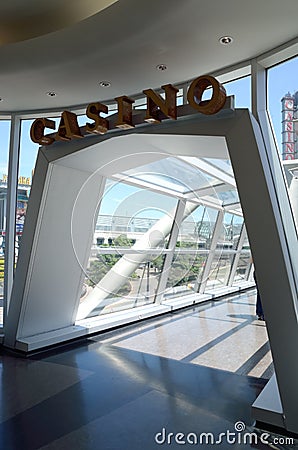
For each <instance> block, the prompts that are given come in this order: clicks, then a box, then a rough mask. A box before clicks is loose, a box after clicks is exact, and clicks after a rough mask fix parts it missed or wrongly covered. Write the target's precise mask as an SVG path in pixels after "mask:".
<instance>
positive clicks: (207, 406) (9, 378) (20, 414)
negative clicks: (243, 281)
mask: <svg viewBox="0 0 298 450" xmlns="http://www.w3.org/2000/svg"><path fill="white" fill-rule="evenodd" d="M254 302H255V292H254V291H251V292H250V293H247V294H244V295H240V296H237V297H231V298H229V299H224V300H221V301H218V302H213V303H209V304H206V305H201V306H200V307H195V308H190V309H185V310H182V311H180V312H175V313H173V314H168V315H165V316H162V317H160V318H156V319H151V320H149V321H145V322H141V323H138V324H135V325H131V326H129V327H125V328H122V329H118V330H115V331H111V332H109V333H105V334H102V335H99V336H96V337H93V338H90V339H88V340H86V341H84V342H76V343H74V344H72V345H68V346H65V347H63V348H57V349H52V350H50V351H47V352H43V353H39V354H36V355H32V356H30V357H27V358H25V357H16V356H13V355H10V354H8V353H5V352H2V355H1V358H0V361H1V364H0V367H1V375H2V376H1V415H0V417H1V424H0V427H1V433H0V436H1V437H0V449H1V450H2V449H3V450H15V449H16V450H27V449H28V450H33V449H49V450H50V449H67V450H68V449H69V450H81V449H82V450H98V449H100V450H126V449H130V450H134V449H135V450H147V449H148V450H151V449H156V448H160V447H162V448H167V447H168V448H173V449H176V448H181V447H182V448H212V447H213V448H214V447H215V446H216V447H218V448H222V449H228V448H237V449H243V448H258V449H265V448H266V449H268V448H277V449H282V448H283V449H290V448H291V449H292V448H296V449H297V448H298V443H297V442H293V443H290V444H289V445H284V443H285V441H284V440H283V441H280V442H282V445H281V444H280V443H279V444H278V445H276V443H275V444H274V445H275V446H274V445H273V437H274V436H275V435H273V434H270V437H269V438H268V442H269V441H270V445H271V447H269V446H268V444H262V443H261V439H260V434H261V433H262V431H261V430H258V429H255V428H254V426H253V425H254V422H253V418H252V417H251V404H252V402H253V401H254V399H255V398H256V397H257V395H258V394H259V392H260V391H261V390H262V388H263V387H264V386H265V384H266V382H267V380H268V377H269V376H270V374H271V373H272V371H273V366H272V361H271V355H270V348H269V344H268V341H267V334H266V325H265V323H264V322H260V321H257V320H255V316H254ZM244 426H245V431H243V427H244ZM245 432H246V433H248V434H249V437H250V439H251V440H249V439H248V438H247V436H246V441H245V442H244V441H243V439H244V433H245ZM206 433H209V434H208V436H207V435H206ZM275 437H276V436H275ZM247 439H248V440H247ZM281 439H283V438H281ZM183 442H184V443H183ZM216 442H217V443H216Z"/></svg>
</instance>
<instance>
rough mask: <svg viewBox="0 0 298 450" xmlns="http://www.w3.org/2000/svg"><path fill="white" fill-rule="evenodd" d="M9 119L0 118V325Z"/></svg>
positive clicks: (1, 321)
mask: <svg viewBox="0 0 298 450" xmlns="http://www.w3.org/2000/svg"><path fill="white" fill-rule="evenodd" d="M9 135H10V120H0V177H1V179H0V183H1V186H0V228H1V230H0V326H2V325H3V290H4V265H5V230H6V205H7V174H8V156H9Z"/></svg>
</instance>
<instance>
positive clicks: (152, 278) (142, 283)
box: [81, 252, 164, 317]
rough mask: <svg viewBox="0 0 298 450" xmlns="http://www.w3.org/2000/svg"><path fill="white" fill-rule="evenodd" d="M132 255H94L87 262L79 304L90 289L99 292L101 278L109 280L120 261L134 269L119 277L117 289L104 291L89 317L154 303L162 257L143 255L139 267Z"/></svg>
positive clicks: (162, 261) (116, 253)
mask: <svg viewBox="0 0 298 450" xmlns="http://www.w3.org/2000/svg"><path fill="white" fill-rule="evenodd" d="M135 255H136V254H133V253H131V254H130V253H126V254H125V256H123V254H119V253H118V252H115V253H112V254H100V253H99V254H98V255H97V257H96V258H93V259H90V261H89V268H88V269H87V274H86V275H87V277H86V283H85V288H84V289H83V292H82V297H81V301H84V300H85V299H86V298H88V294H89V293H90V292H92V290H93V289H101V288H100V284H98V283H100V282H103V281H104V277H105V276H109V273H111V272H110V271H111V270H112V269H113V270H114V271H116V272H117V266H116V263H117V262H119V261H120V260H121V261H122V262H123V260H124V258H125V260H126V262H128V263H132V264H135V265H136V268H135V270H134V271H133V272H132V273H131V274H130V275H129V276H124V277H123V283H122V285H121V287H119V288H117V289H113V284H112V283H111V284H110V287H111V289H105V288H103V289H102V290H103V291H104V295H103V297H104V298H103V299H102V301H100V303H99V305H98V306H97V307H96V308H95V309H94V310H93V311H92V312H91V313H90V315H89V317H92V316H96V315H99V314H108V313H112V312H117V311H121V310H124V309H129V308H134V307H137V306H143V305H147V304H150V303H153V302H154V299H155V295H156V289H157V286H158V283H159V278H160V275H161V272H162V267H163V263H164V256H162V255H158V254H156V253H153V254H149V253H146V254H145V257H144V258H143V261H142V263H140V264H139V265H138V264H137V263H135V261H136V259H138V258H136V259H135ZM96 286H97V287H96Z"/></svg>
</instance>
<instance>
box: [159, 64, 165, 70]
mask: <svg viewBox="0 0 298 450" xmlns="http://www.w3.org/2000/svg"><path fill="white" fill-rule="evenodd" d="M167 68H168V66H166V65H165V64H157V66H156V69H157V70H167Z"/></svg>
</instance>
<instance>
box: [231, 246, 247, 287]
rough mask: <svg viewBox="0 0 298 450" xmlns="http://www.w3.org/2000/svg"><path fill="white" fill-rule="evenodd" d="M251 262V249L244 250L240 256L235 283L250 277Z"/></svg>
mask: <svg viewBox="0 0 298 450" xmlns="http://www.w3.org/2000/svg"><path fill="white" fill-rule="evenodd" d="M250 264H251V253H250V251H249V250H243V251H242V252H241V254H240V257H239V261H238V265H237V269H236V273H235V277H234V282H233V284H239V282H240V281H245V280H247V279H248V272H249V268H250Z"/></svg>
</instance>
